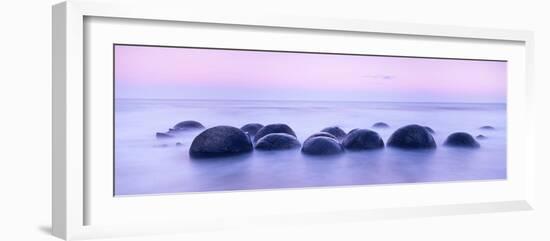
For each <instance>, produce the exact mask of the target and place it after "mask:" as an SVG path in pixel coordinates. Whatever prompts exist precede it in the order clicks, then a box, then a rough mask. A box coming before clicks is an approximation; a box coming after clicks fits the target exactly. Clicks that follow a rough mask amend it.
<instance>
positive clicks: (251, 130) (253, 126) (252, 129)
mask: <svg viewBox="0 0 550 241" xmlns="http://www.w3.org/2000/svg"><path fill="white" fill-rule="evenodd" d="M262 127H264V125H262V124H260V123H249V124H246V125H244V126H242V127H241V130H242V131H244V132H245V133H246V134H248V135H249V136H251V137H253V136H255V135H256V133H258V131H259V130H260V129H262Z"/></svg>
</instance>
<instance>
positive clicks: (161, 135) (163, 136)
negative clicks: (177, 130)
mask: <svg viewBox="0 0 550 241" xmlns="http://www.w3.org/2000/svg"><path fill="white" fill-rule="evenodd" d="M155 136H156V137H157V139H170V138H174V136H173V135H170V134H168V133H162V132H157V133H156V134H155Z"/></svg>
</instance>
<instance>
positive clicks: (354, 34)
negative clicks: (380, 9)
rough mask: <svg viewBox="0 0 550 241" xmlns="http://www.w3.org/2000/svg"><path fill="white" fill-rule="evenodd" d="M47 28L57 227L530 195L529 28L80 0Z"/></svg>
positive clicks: (100, 227) (389, 208) (258, 220)
mask: <svg viewBox="0 0 550 241" xmlns="http://www.w3.org/2000/svg"><path fill="white" fill-rule="evenodd" d="M114 6H118V7H114ZM120 6H124V7H120ZM152 7H154V8H155V9H156V10H155V11H154V12H151V11H148V9H151V8H152ZM53 26H54V28H53V43H54V45H53V62H54V65H53V92H54V93H53V98H54V99H53V118H54V120H53V123H54V143H53V195H52V196H53V233H54V235H56V236H58V237H60V238H64V239H79V238H93V237H110V236H119V235H139V234H151V233H170V232H194V231H204V230H211V229H222V228H231V227H243V226H246V227H254V226H273V227H277V226H284V225H292V224H293V223H297V222H299V223H312V224H315V223H326V222H339V221H344V220H349V219H354V220H358V221H361V220H370V219H381V218H401V217H420V216H431V215H450V214H468V213H481V212H496V211H514V210H530V209H532V201H533V186H534V185H533V183H534V175H533V174H534V163H535V161H534V156H533V151H532V148H533V142H534V138H533V129H532V126H533V125H532V124H530V123H531V122H532V121H533V119H532V118H531V112H530V111H531V109H530V107H531V104H530V101H531V96H530V93H531V89H530V88H531V85H530V83H531V74H532V51H533V40H532V33H530V32H528V31H518V30H495V29H478V28H466V27H449V26H437V25H420V24H405V23H387V22H370V21H357V20H346V19H311V18H296V17H286V16H285V17H281V16H265V15H263V16H254V15H250V16H231V15H227V16H219V15H217V16H209V15H208V14H207V13H204V12H200V11H194V10H193V9H187V8H185V6H184V4H179V3H173V2H171V3H170V4H163V5H162V6H160V5H157V4H156V3H154V2H153V1H151V2H148V3H147V2H144V3H132V4H130V3H122V2H119V1H111V2H109V3H98V2H91V1H78V0H75V1H67V2H64V3H61V4H58V5H55V6H54V7H53ZM329 220H330V221H329ZM138 230H139V231H138Z"/></svg>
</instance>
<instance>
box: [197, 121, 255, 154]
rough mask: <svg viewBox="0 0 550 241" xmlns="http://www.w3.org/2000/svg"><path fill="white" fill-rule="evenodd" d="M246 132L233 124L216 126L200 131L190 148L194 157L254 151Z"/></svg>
mask: <svg viewBox="0 0 550 241" xmlns="http://www.w3.org/2000/svg"><path fill="white" fill-rule="evenodd" d="M252 148H253V147H252V143H251V142H250V138H249V137H248V135H246V133H244V132H243V131H241V130H240V129H239V128H235V127H232V126H216V127H212V128H209V129H206V130H205V131H203V132H202V133H200V134H199V135H198V136H197V137H195V139H193V142H192V143H191V147H190V148H189V154H190V155H191V156H192V157H196V158H203V157H218V156H228V155H233V154H239V153H246V152H250V151H252Z"/></svg>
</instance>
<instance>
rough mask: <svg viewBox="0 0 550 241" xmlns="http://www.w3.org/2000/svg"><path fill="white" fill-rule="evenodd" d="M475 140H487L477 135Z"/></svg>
mask: <svg viewBox="0 0 550 241" xmlns="http://www.w3.org/2000/svg"><path fill="white" fill-rule="evenodd" d="M476 139H478V140H485V139H487V137H486V136H484V135H477V136H476Z"/></svg>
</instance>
